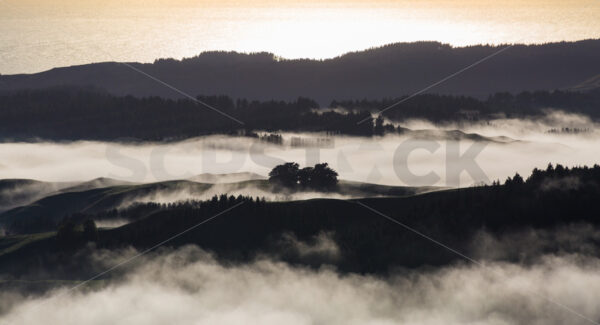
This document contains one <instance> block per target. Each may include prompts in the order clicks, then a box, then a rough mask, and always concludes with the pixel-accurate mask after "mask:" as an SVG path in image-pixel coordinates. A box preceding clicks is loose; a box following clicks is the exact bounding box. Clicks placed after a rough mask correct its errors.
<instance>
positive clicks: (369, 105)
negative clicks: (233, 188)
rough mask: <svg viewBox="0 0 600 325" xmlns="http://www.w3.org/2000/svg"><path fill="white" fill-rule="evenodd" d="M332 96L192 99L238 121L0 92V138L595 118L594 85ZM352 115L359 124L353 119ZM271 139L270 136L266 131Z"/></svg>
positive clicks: (185, 109)
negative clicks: (556, 113) (483, 96)
mask: <svg viewBox="0 0 600 325" xmlns="http://www.w3.org/2000/svg"><path fill="white" fill-rule="evenodd" d="M403 98H405V97H402V98H396V99H383V100H360V101H357V100H353V101H333V102H332V103H331V106H332V107H338V108H343V109H346V112H345V113H344V112H339V111H324V110H321V111H319V105H318V103H317V102H316V101H314V100H311V99H308V98H302V97H301V98H298V99H297V100H295V101H290V102H284V101H273V100H271V101H249V100H246V99H236V100H234V99H232V98H230V97H227V96H199V97H198V99H199V100H201V101H202V102H204V103H206V104H208V105H210V106H211V107H216V108H218V109H219V110H220V111H221V112H223V113H225V114H227V115H230V116H232V117H234V118H235V119H237V120H239V121H241V122H243V124H240V123H238V122H236V121H234V120H232V119H229V118H227V117H226V116H224V115H222V114H219V113H217V112H215V111H213V110H212V109H208V108H206V107H204V106H203V105H202V104H199V103H197V102H194V101H192V100H189V99H180V100H172V99H164V98H160V97H147V98H136V97H132V96H125V97H117V96H114V95H109V94H107V93H105V92H101V91H98V90H95V89H82V88H65V87H57V88H49V89H41V90H24V91H19V92H14V93H4V94H1V95H0V121H2V123H0V137H1V138H0V140H4V141H7V140H33V139H40V138H41V139H48V140H109V141H115V140H133V139H139V140H151V141H157V140H177V139H184V138H190V137H196V136H201V135H208V134H246V135H253V134H255V133H254V132H255V131H259V130H263V131H265V130H266V131H268V132H278V131H295V132H313V131H314V132H328V133H330V134H347V135H358V136H373V135H382V134H385V133H388V132H397V131H401V130H402V129H401V128H395V127H394V126H393V125H391V124H385V123H384V120H385V119H390V120H393V121H403V120H406V119H411V118H421V119H427V120H431V121H433V122H437V123H443V122H456V121H464V120H487V119H492V118H495V117H498V116H508V117H531V116H540V115H543V114H546V112H545V109H547V108H548V107H553V108H558V109H562V110H565V111H568V112H573V113H580V114H584V115H588V116H590V117H591V118H593V119H600V111H599V110H598V109H597V107H598V106H600V90H595V91H589V92H586V93H579V92H564V91H554V92H546V91H539V92H523V93H521V94H518V95H511V94H509V93H499V94H496V95H493V96H490V97H489V98H488V99H487V100H478V99H475V98H471V97H465V96H445V95H430V94H425V95H419V96H415V97H413V98H411V99H410V100H408V101H406V102H403V103H401V104H399V105H398V106H396V107H394V108H393V109H389V110H386V111H385V112H383V113H382V114H381V115H380V116H379V117H378V118H377V119H374V118H373V117H372V114H371V112H374V111H379V110H381V109H382V108H384V107H388V106H389V105H391V104H394V103H396V102H397V101H399V100H401V99H403ZM359 122H360V123H359ZM266 140H268V141H277V137H275V136H274V137H271V138H267V139H266Z"/></svg>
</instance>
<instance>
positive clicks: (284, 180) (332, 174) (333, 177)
mask: <svg viewBox="0 0 600 325" xmlns="http://www.w3.org/2000/svg"><path fill="white" fill-rule="evenodd" d="M337 177H338V173H337V172H336V171H335V170H333V169H331V168H330V167H329V165H328V164H327V163H322V164H316V165H315V166H314V167H305V168H302V169H298V164H297V163H285V164H283V165H278V166H275V168H273V169H272V170H271V172H270V173H269V181H270V182H271V183H273V184H275V185H283V186H285V187H288V188H295V187H297V185H300V186H301V187H302V188H303V189H307V188H308V189H314V190H320V191H321V190H331V189H333V188H334V187H335V186H336V185H337V183H338V178H337Z"/></svg>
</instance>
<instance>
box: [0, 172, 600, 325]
mask: <svg viewBox="0 0 600 325" xmlns="http://www.w3.org/2000/svg"><path fill="white" fill-rule="evenodd" d="M599 172H600V166H596V167H593V168H586V169H577V168H573V169H567V170H564V168H563V167H562V166H560V168H557V169H556V170H554V169H552V170H550V169H548V170H545V171H539V170H538V171H535V172H534V173H533V174H532V175H531V176H530V177H528V178H527V180H526V182H524V183H519V182H517V181H516V180H515V182H512V181H511V182H507V183H506V184H505V185H493V186H481V187H472V188H466V189H459V190H441V191H435V192H430V193H423V194H417V195H407V196H404V197H387V198H385V197H383V198H370V199H352V200H339V199H312V200H301V201H282V202H264V201H262V200H254V199H250V198H244V197H241V196H240V197H238V198H235V197H231V198H229V197H227V196H225V197H223V198H219V199H217V200H216V201H210V200H209V201H203V202H187V203H185V202H181V203H177V204H156V203H145V204H140V205H136V206H132V207H129V208H121V209H119V211H120V213H121V214H120V215H119V217H127V216H128V215H129V214H136V213H140V211H145V212H149V211H150V213H149V214H147V215H145V216H144V217H141V218H139V217H138V218H131V219H130V220H131V221H130V222H129V223H127V224H125V225H122V226H119V227H116V228H105V229H100V230H99V231H98V233H97V234H96V235H95V236H94V237H88V235H86V234H85V233H79V234H77V233H76V234H74V236H72V237H65V236H64V235H62V236H57V234H56V233H55V232H47V233H39V234H21V235H12V236H6V237H4V238H2V239H1V240H0V249H1V251H0V273H1V274H3V276H2V281H1V282H0V286H1V287H2V288H3V290H2V294H1V295H2V299H1V301H2V302H3V304H2V305H1V306H0V307H1V309H0V312H1V313H2V314H1V315H2V316H1V317H2V320H3V321H5V322H8V323H11V324H14V323H16V324H29V323H37V322H41V321H42V320H44V321H50V322H52V323H56V322H58V323H63V324H70V323H76V322H78V321H81V320H82V319H88V320H89V319H94V320H95V321H99V322H101V323H102V322H110V323H122V324H131V323H138V322H139V323H142V322H144V323H156V324H160V323H165V322H169V321H175V322H182V323H200V324H203V323H206V324H209V323H215V322H216V323H225V324H227V323H231V324H234V323H239V322H241V321H242V320H245V321H250V322H257V323H267V324H269V323H272V324H275V323H282V322H284V323H290V324H320V323H328V324H329V323H333V324H364V323H415V322H416V323H440V322H444V323H448V324H459V323H465V322H473V323H484V324H503V323H511V324H526V323H544V324H562V323H570V324H585V323H586V322H587V320H585V319H584V318H582V317H581V315H585V316H586V317H590V318H592V319H594V318H595V319H597V318H598V317H600V314H599V312H598V310H600V309H599V308H597V307H598V306H597V301H599V300H598V299H597V297H596V296H597V292H600V291H598V290H597V289H598V288H597V286H599V285H600V279H598V274H600V273H599V272H598V271H600V260H599V256H600V255H599V251H598V245H599V242H600V241H599V240H600V232H599V231H598V230H599V229H598V223H599V222H598V219H597V217H598V215H600V210H599V209H600V208H599V207H598V205H597V204H596V200H597V197H598V195H599V194H600V186H598V185H599V184H600V182H599V180H600V174H599ZM573 179H578V180H579V182H578V183H577V185H576V186H570V187H567V186H565V185H566V184H573V182H572V180H573ZM567 182H569V183H567ZM556 184H559V185H560V186H556ZM83 193H85V191H83ZM366 207H368V208H366ZM222 211H226V212H225V213H223V214H222V215H219V216H218V217H217V218H214V219H211V218H212V217H214V216H215V215H218V214H219V213H220V212H222ZM92 215H93V216H94V217H95V218H102V217H103V216H104V217H107V216H112V215H111V212H107V211H105V212H102V211H99V212H98V211H96V212H94V213H93V214H89V215H88V216H92ZM384 216H387V217H389V218H393V219H394V220H396V221H398V222H401V223H402V224H403V225H409V227H411V229H412V230H409V229H407V228H406V227H404V226H402V225H400V224H397V223H395V222H393V221H391V220H389V219H387V218H386V217H384ZM79 217H80V218H82V219H81V220H83V219H85V218H86V217H85V214H82V215H79ZM202 222H206V223H204V224H202V225H201V226H199V227H197V228H193V229H192V230H190V231H188V232H186V233H184V234H182V235H178V234H180V233H181V232H182V231H183V230H186V229H190V227H193V226H194V225H197V224H200V223H202ZM416 232H419V233H420V234H417V233H416ZM423 235H425V236H427V237H429V239H427V238H424V236H423ZM170 238H171V239H170ZM169 239H170V240H169ZM432 239H433V240H435V241H437V243H436V242H434V241H433V240H432ZM165 240H169V241H168V242H166V243H164V244H163V245H161V246H160V247H157V248H156V249H153V248H154V246H155V245H156V244H157V243H161V242H163V241H165ZM442 245H445V246H446V247H442ZM448 247H449V248H451V249H452V250H455V251H452V250H450V249H448ZM148 249H152V250H151V251H147V250H148ZM141 252H146V253H144V254H143V255H141V256H139V257H136V258H135V259H134V260H131V261H130V262H127V263H124V262H125V261H128V260H129V259H130V258H132V257H135V256H136V255H138V254H139V253H141ZM457 252H459V253H460V254H464V256H467V257H468V258H469V259H472V261H471V260H469V259H465V258H464V257H463V256H460V255H459V254H457ZM473 261H476V262H475V263H474V262H473ZM121 263H124V264H121ZM115 265H120V266H119V267H117V268H115V269H114V270H111V272H110V273H106V274H102V275H101V276H99V277H97V278H93V277H94V276H95V275H97V274H100V273H101V272H103V271H106V270H110V269H111V268H113V267H114V266H115ZM90 278H93V280H92V281H89V282H82V281H85V280H87V279H90ZM548 283H552V284H553V285H552V286H548V285H547V284H548ZM80 284H82V285H81V286H79V287H77V288H75V289H72V290H70V288H73V287H75V286H78V285H80ZM94 305H102V306H103V309H102V311H100V310H97V311H96V312H94V313H93V314H88V313H89V310H90V308H91V306H94ZM517 305H518V306H520V307H519V308H515V306H517ZM148 306H154V307H153V308H148ZM325 306H326V307H325ZM568 308H571V309H573V310H577V311H578V312H580V313H581V315H577V314H574V313H573V312H572V311H571V310H569V309H568ZM432 310H433V311H435V313H432V312H431V311H432ZM51 311H52V312H51ZM56 311H59V312H56Z"/></svg>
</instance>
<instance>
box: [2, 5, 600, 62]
mask: <svg viewBox="0 0 600 325" xmlns="http://www.w3.org/2000/svg"><path fill="white" fill-rule="evenodd" d="M0 8H1V10H0V29H1V30H3V31H5V32H4V33H2V34H0V57H1V60H0V73H20V72H35V71H41V70H45V69H50V68H52V67H56V66H65V65H73V64H82V63H89V62H96V61H113V60H114V61H142V62H152V61H153V60H154V59H156V58H161V57H173V58H178V59H179V58H183V57H191V56H194V55H197V54H199V53H200V52H202V51H209V50H234V51H240V52H260V51H268V52H272V53H274V54H276V55H277V56H280V57H284V58H290V59H293V58H316V59H324V58H331V57H335V56H337V55H340V54H343V53H346V52H349V51H356V50H362V49H366V48H370V47H376V46H381V45H384V44H389V43H395V42H411V41H419V40H435V41H440V42H443V43H449V44H452V45H456V46H463V45H471V44H481V43H490V44H499V43H516V42H521V43H543V42H551V41H561V40H580V39H586V38H598V37H600V3H599V2H597V1H595V0H589V1H570V2H559V1H543V2H542V1H538V0H535V1H529V2H527V3H526V4H523V2H522V1H508V2H503V3H497V2H491V1H477V2H475V1H460V2H457V1H446V0H444V1H441V0H433V1H431V0H430V1H410V0H403V1H394V2H392V1H374V2H368V3H367V2H359V1H342V0H336V1H306V2H302V3H299V2H298V1H277V2H275V1H259V2H256V1H220V2H218V1H191V0H190V1H188V0H179V1H175V2H172V1H169V2H167V1H150V2H140V1H137V0H135V1H132V0H130V1H125V2H123V1H120V2H117V1H113V0H110V1H107V2H72V1H65V0H63V1H58V2H56V3H54V2H53V3H52V4H51V5H50V4H49V3H45V2H44V3H41V4H39V3H38V1H33V0H26V1H16V0H6V1H4V2H3V3H0Z"/></svg>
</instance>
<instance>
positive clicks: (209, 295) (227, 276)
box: [0, 246, 600, 325]
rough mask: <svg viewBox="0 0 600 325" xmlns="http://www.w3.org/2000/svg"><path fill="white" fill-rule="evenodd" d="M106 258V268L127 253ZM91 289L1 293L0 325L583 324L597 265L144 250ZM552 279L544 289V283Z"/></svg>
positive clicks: (592, 313)
mask: <svg viewBox="0 0 600 325" xmlns="http://www.w3.org/2000/svg"><path fill="white" fill-rule="evenodd" d="M135 253H136V252H135V251H131V250H129V251H126V253H125V255H122V256H117V254H113V255H112V258H111V259H108V258H107V256H106V255H105V256H103V257H104V261H105V262H106V263H107V265H110V263H115V262H116V261H121V260H122V259H123V258H124V257H125V256H132V255H133V254H135ZM128 269H129V270H128V272H127V273H126V274H125V275H124V277H123V278H121V279H119V280H114V281H111V282H109V283H108V284H106V285H104V286H101V288H99V289H87V290H75V291H71V292H68V291H67V289H59V290H55V291H52V292H51V293H49V294H47V295H45V296H43V297H37V298H34V297H30V298H25V297H23V296H19V295H16V294H14V293H10V292H4V293H2V294H1V295H2V298H3V299H0V301H5V302H8V301H9V300H7V299H8V298H11V299H12V300H10V301H12V303H11V304H10V306H7V307H6V308H5V309H6V313H4V314H3V315H2V316H0V317H1V318H0V321H1V323H2V324H40V323H49V324H65V325H68V324H108V323H110V324H164V323H177V324H239V323H252V324H465V323H470V324H567V323H568V324H588V321H586V320H584V319H583V318H581V317H580V316H578V315H576V314H574V313H572V312H570V311H568V310H566V309H564V308H561V307H559V306H558V305H557V304H554V303H552V302H549V301H548V300H551V301H554V302H556V303H558V304H564V305H565V306H567V307H568V308H572V309H573V310H576V311H577V312H578V313H581V314H582V315H585V316H586V317H589V318H591V319H598V317H600V272H599V271H600V261H599V260H598V259H595V258H587V259H585V261H583V260H582V259H581V258H579V257H578V256H576V255H573V256H562V257H557V256H544V257H542V258H541V259H540V262H539V263H537V264H535V265H533V266H527V267H525V266H521V265H518V264H510V263H500V262H492V263H489V264H487V265H486V267H480V266H475V265H470V264H469V265H468V264H457V265H454V266H448V267H443V268H440V269H435V270H411V271H399V272H397V273H396V274H394V275H391V276H389V277H375V276H366V275H356V274H340V273H338V272H337V271H336V270H335V269H334V268H333V267H327V266H323V267H321V268H320V269H308V268H302V267H293V266H290V265H288V264H285V263H282V262H279V261H277V260H273V259H270V258H266V257H263V258H259V259H257V260H256V261H254V262H252V263H248V264H242V265H222V264H219V263H218V262H217V261H216V260H215V259H214V258H213V257H212V256H210V255H209V254H207V253H205V252H203V251H202V250H200V249H198V248H196V247H193V246H188V247H183V248H181V249H178V250H175V251H166V252H162V253H157V254H152V256H145V257H143V258H141V259H139V260H138V261H136V262H135V266H131V267H129V268H128ZM549 284H552V285H549Z"/></svg>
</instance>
